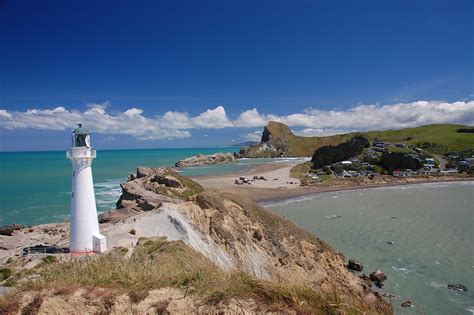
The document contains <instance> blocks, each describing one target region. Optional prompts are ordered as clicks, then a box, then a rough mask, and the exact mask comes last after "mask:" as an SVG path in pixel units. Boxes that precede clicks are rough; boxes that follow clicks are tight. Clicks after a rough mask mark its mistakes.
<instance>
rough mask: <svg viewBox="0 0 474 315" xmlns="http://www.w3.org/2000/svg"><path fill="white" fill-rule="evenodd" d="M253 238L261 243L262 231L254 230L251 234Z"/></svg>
mask: <svg viewBox="0 0 474 315" xmlns="http://www.w3.org/2000/svg"><path fill="white" fill-rule="evenodd" d="M253 238H254V239H256V240H257V241H261V240H262V238H263V235H262V231H260V230H255V231H254V232H253Z"/></svg>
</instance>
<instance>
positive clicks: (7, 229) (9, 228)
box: [0, 224, 26, 236]
mask: <svg viewBox="0 0 474 315" xmlns="http://www.w3.org/2000/svg"><path fill="white" fill-rule="evenodd" d="M25 227H26V226H24V225H21V224H10V225H4V226H0V235H5V236H12V234H13V232H14V231H17V230H21V229H23V228H25Z"/></svg>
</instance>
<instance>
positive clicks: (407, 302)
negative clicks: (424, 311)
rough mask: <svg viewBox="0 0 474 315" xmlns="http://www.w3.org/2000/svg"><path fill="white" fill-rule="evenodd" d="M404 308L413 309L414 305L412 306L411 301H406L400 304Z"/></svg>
mask: <svg viewBox="0 0 474 315" xmlns="http://www.w3.org/2000/svg"><path fill="white" fill-rule="evenodd" d="M400 305H401V306H402V307H413V304H411V301H405V302H403V303H402V304H400Z"/></svg>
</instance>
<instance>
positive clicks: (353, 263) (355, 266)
mask: <svg viewBox="0 0 474 315" xmlns="http://www.w3.org/2000/svg"><path fill="white" fill-rule="evenodd" d="M347 269H349V270H354V271H362V269H364V266H362V264H361V263H360V262H358V261H357V260H355V259H351V260H349V263H348V264H347Z"/></svg>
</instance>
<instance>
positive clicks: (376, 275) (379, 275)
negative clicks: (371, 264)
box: [370, 270, 387, 282]
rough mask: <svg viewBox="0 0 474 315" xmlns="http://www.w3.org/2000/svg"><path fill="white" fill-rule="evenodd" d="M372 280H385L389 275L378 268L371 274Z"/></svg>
mask: <svg viewBox="0 0 474 315" xmlns="http://www.w3.org/2000/svg"><path fill="white" fill-rule="evenodd" d="M370 280H372V281H374V282H384V281H385V280H387V276H386V275H385V274H384V273H383V272H382V271H380V270H377V271H375V272H372V273H371V274H370Z"/></svg>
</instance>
